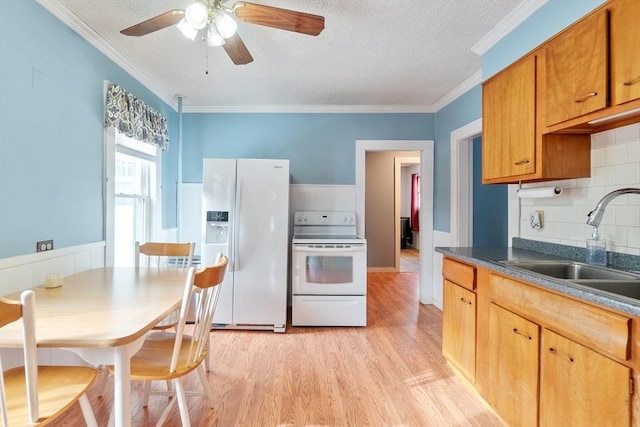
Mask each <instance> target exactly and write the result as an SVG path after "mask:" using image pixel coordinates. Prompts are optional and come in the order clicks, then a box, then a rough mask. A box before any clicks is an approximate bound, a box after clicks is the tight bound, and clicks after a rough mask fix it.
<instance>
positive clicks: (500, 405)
mask: <svg viewBox="0 0 640 427" xmlns="http://www.w3.org/2000/svg"><path fill="white" fill-rule="evenodd" d="M539 337H540V327H539V326H538V325H536V324H535V323H533V322H530V321H528V320H526V319H524V318H522V317H520V316H518V315H516V314H514V313H512V312H510V311H508V310H505V309H503V308H501V307H499V306H497V305H495V304H491V306H490V308H489V397H488V401H489V403H490V404H491V405H492V406H493V407H494V408H495V409H496V410H497V411H498V414H500V416H501V417H502V419H504V420H505V421H506V422H507V423H508V424H509V425H511V426H514V427H524V426H536V425H537V423H538V361H539V343H540V338H539Z"/></svg>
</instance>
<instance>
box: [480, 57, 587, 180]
mask: <svg viewBox="0 0 640 427" xmlns="http://www.w3.org/2000/svg"><path fill="white" fill-rule="evenodd" d="M538 62H539V57H538V55H537V54H536V53H533V54H531V55H528V56H527V57H525V58H523V59H521V60H520V61H518V62H516V63H515V64H513V65H511V66H509V67H508V68H506V69H505V70H503V71H501V72H500V73H498V74H496V75H495V76H493V77H492V78H491V79H489V80H487V81H486V82H485V83H484V85H483V92H482V111H483V114H482V123H483V124H482V182H483V183H484V184H494V183H516V182H519V181H522V182H527V181H544V180H556V179H568V178H583V177H587V176H589V174H590V173H591V138H590V137H589V135H571V134H569V135H567V134H562V135H561V134H558V135H555V134H548V135H543V134H542V133H541V132H540V130H539V129H541V128H542V127H543V126H542V125H541V124H540V120H541V115H540V112H541V111H542V110H541V108H543V106H540V105H539V102H538V99H539V96H540V95H539V93H538V85H537V77H538V67H539V64H538Z"/></svg>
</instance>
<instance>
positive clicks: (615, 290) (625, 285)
mask: <svg viewBox="0 0 640 427" xmlns="http://www.w3.org/2000/svg"><path fill="white" fill-rule="evenodd" d="M573 282H574V283H577V284H579V285H582V286H586V287H588V288H592V289H598V290H601V291H604V292H609V293H612V294H616V295H622V296H625V297H629V298H633V299H636V300H640V279H636V280H573Z"/></svg>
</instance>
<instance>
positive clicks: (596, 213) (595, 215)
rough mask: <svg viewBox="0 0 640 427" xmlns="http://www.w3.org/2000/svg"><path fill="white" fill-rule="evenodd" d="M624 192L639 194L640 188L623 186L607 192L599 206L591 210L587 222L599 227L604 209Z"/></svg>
mask: <svg viewBox="0 0 640 427" xmlns="http://www.w3.org/2000/svg"><path fill="white" fill-rule="evenodd" d="M623 194H638V195H640V188H621V189H619V190H614V191H612V192H611V193H609V194H607V195H606V196H604V197H603V198H602V200H600V202H598V206H596V208H595V209H594V210H592V211H591V212H589V215H587V216H588V219H587V224H588V225H593V226H594V227H597V226H599V225H600V221H601V220H602V215H604V210H605V208H606V207H607V205H608V204H609V202H610V201H611V200H613V199H615V198H616V197H618V196H621V195H623Z"/></svg>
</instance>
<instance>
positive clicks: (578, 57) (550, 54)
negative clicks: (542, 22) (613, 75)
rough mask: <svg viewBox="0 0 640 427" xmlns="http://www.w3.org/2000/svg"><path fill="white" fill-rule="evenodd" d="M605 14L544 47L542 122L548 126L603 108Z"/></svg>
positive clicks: (604, 85) (580, 24)
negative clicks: (544, 107) (543, 106)
mask: <svg viewBox="0 0 640 427" xmlns="http://www.w3.org/2000/svg"><path fill="white" fill-rule="evenodd" d="M607 43H608V37H607V13H606V10H601V11H600V12H598V13H595V14H593V15H591V16H589V17H587V18H586V19H584V20H583V21H580V22H579V23H578V24H576V25H575V26H574V27H571V28H569V29H568V30H567V31H565V32H564V33H562V34H560V35H559V36H558V37H556V38H555V39H553V40H551V41H550V42H549V44H548V45H547V48H546V81H547V89H546V109H547V117H546V123H547V125H548V126H551V125H553V124H556V123H560V122H563V121H565V120H569V119H572V118H574V117H578V116H581V115H583V114H587V113H590V112H592V111H596V110H600V109H602V108H605V107H606V106H607V77H608V75H607V66H608V60H607V53H608V50H607Z"/></svg>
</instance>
